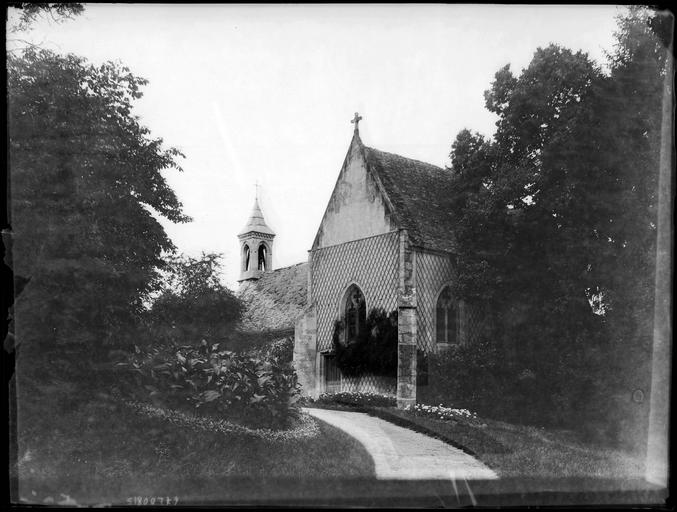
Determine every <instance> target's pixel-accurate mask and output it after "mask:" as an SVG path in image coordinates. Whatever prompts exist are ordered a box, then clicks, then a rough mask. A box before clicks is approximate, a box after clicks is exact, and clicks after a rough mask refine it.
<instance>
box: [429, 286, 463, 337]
mask: <svg viewBox="0 0 677 512" xmlns="http://www.w3.org/2000/svg"><path fill="white" fill-rule="evenodd" d="M458 313H459V308H458V304H457V303H456V300H455V298H454V296H453V294H452V293H451V287H450V286H448V285H447V286H445V287H444V288H443V289H442V291H441V292H440V294H439V296H438V297H437V306H436V312H435V316H436V318H435V319H436V327H437V333H436V339H437V343H447V344H457V343H458V338H459V336H458V327H459V318H458Z"/></svg>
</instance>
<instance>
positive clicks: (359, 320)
mask: <svg viewBox="0 0 677 512" xmlns="http://www.w3.org/2000/svg"><path fill="white" fill-rule="evenodd" d="M343 313H344V314H343V320H344V322H345V341H346V344H348V343H352V342H354V341H356V340H357V339H358V337H359V335H360V333H361V332H362V330H363V329H364V328H365V324H366V319H367V304H366V302H365V300H364V294H363V293H362V290H360V288H359V287H358V286H357V285H352V286H351V287H350V288H349V289H348V291H347V292H346V295H345V298H344V308H343Z"/></svg>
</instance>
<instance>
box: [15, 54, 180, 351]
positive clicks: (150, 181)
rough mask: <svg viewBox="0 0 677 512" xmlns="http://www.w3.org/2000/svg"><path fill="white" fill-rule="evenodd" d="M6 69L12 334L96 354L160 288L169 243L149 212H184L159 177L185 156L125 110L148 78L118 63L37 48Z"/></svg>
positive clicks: (123, 335) (26, 347)
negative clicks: (21, 286)
mask: <svg viewBox="0 0 677 512" xmlns="http://www.w3.org/2000/svg"><path fill="white" fill-rule="evenodd" d="M7 65H8V93H9V105H8V107H9V108H8V110H9V113H8V121H9V166H10V169H11V192H12V195H11V205H12V216H11V223H12V228H13V237H14V246H13V250H14V263H15V269H14V271H15V273H16V274H18V275H21V276H23V277H24V278H30V282H29V284H28V285H27V286H26V288H25V290H24V293H23V294H22V296H21V297H20V298H19V300H18V301H17V303H16V318H17V325H16V331H17V339H18V341H19V343H21V344H22V348H21V350H23V351H24V352H25V351H30V352H31V353H32V354H34V355H35V354H38V353H40V354H42V353H45V352H49V351H53V350H55V349H57V347H58V346H63V345H74V344H76V345H80V346H82V347H83V348H87V349H88V350H89V351H90V353H91V355H92V357H95V358H96V357H97V356H101V355H104V354H105V350H103V347H105V346H109V347H114V346H120V345H123V344H125V343H127V342H128V341H129V338H130V337H131V336H132V335H133V332H134V328H135V326H136V325H137V324H138V320H139V317H140V315H141V314H142V312H143V311H144V302H145V301H146V300H147V298H148V296H149V295H150V294H151V293H152V292H154V291H156V290H157V289H158V287H159V284H160V281H159V274H158V269H160V268H161V267H162V266H163V265H164V263H163V259H162V254H163V253H165V252H169V253H171V252H172V251H173V250H174V246H173V244H172V243H171V241H170V240H169V238H168V237H167V235H166V233H165V232H164V230H163V228H162V226H161V225H160V224H159V223H158V221H157V220H156V218H155V216H156V215H162V216H164V217H166V218H168V219H170V220H171V221H174V222H185V221H187V220H189V219H188V217H186V216H185V215H183V213H182V212H181V203H180V202H179V201H178V199H177V197H176V195H175V194H174V192H173V191H172V189H171V188H170V187H169V186H168V185H167V183H166V181H165V179H164V177H163V175H162V172H163V171H165V170H167V169H172V168H173V169H178V170H180V167H179V165H178V163H177V162H178V158H180V157H181V156H182V155H181V153H180V152H179V151H178V150H176V149H173V148H169V149H166V148H164V147H163V142H162V139H159V138H154V137H152V136H151V135H150V131H149V130H148V128H146V127H144V126H142V125H141V124H140V122H139V119H138V118H137V117H136V116H134V114H133V103H134V101H135V100H137V99H138V98H140V97H141V95H142V93H141V88H142V86H144V85H145V84H146V81H145V80H144V79H142V78H138V77H135V76H134V75H133V74H132V73H131V72H130V70H129V69H127V68H126V67H124V66H122V65H120V64H115V63H111V62H107V63H104V64H102V65H98V66H96V65H93V64H90V63H88V62H86V61H85V59H83V58H80V57H77V56H75V55H66V56H62V55H58V54H55V53H53V52H51V51H47V50H42V49H35V48H29V49H27V50H25V51H23V52H21V53H20V54H15V55H9V56H8V62H7ZM59 350H60V351H61V349H59ZM26 357H28V356H26Z"/></svg>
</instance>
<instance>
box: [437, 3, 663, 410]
mask: <svg viewBox="0 0 677 512" xmlns="http://www.w3.org/2000/svg"><path fill="white" fill-rule="evenodd" d="M662 20H664V18H662V17H660V16H657V15H655V14H652V13H650V12H649V11H646V10H643V9H639V8H633V9H630V10H629V11H628V12H627V13H626V14H625V15H624V16H622V17H620V18H619V31H618V33H617V41H618V43H617V47H616V49H615V51H614V53H613V54H612V55H611V56H610V60H609V67H610V72H609V73H606V74H605V73H603V72H602V71H601V70H600V69H599V68H598V67H597V66H596V65H595V64H594V63H593V62H591V61H590V60H589V59H588V57H587V56H586V55H585V54H583V53H581V52H578V53H573V52H571V51H570V50H567V49H564V48H561V47H558V46H556V45H551V46H549V47H547V48H545V49H538V50H537V51H536V53H535V55H534V58H533V59H532V62H531V63H530V65H529V66H528V67H527V68H526V69H525V70H523V72H522V73H521V74H520V75H519V76H514V75H513V74H512V72H511V71H510V68H509V67H508V66H506V67H504V68H503V69H501V70H499V72H498V73H497V74H496V79H495V81H494V83H493V84H492V86H491V89H490V90H489V91H487V92H486V94H485V97H486V100H487V108H488V109H489V110H490V111H492V112H494V113H495V114H497V115H498V118H499V119H498V122H497V131H496V134H495V136H494V138H493V140H485V139H484V138H482V137H481V136H479V135H477V134H472V133H470V132H469V131H467V130H465V131H463V132H461V133H460V134H459V136H458V137H457V139H456V141H455V142H454V144H453V145H452V153H451V158H452V172H453V173H454V187H453V193H452V196H451V197H450V208H451V209H452V210H453V212H454V214H455V216H456V217H457V218H458V219H459V222H458V232H457V237H458V240H459V247H460V252H459V258H458V266H459V274H460V278H459V281H458V284H457V294H458V295H459V296H460V297H463V298H466V299H468V300H476V301H478V300H480V301H483V302H485V303H487V304H488V305H489V306H490V307H491V310H492V317H493V318H494V319H495V322H494V327H495V329H494V332H493V333H492V338H493V341H494V342H498V343H501V344H502V345H504V346H505V347H507V348H511V349H512V350H509V351H508V353H514V352H516V353H517V356H516V358H515V359H516V361H513V362H514V363H515V366H516V368H518V369H519V368H522V369H525V370H529V371H528V372H527V374H529V375H532V376H533V378H534V381H533V382H532V386H531V388H530V389H531V394H532V396H531V398H532V400H531V401H530V403H531V404H532V405H533V404H535V403H538V402H539V401H540V403H541V404H542V405H543V407H544V409H542V410H544V411H551V412H553V415H552V416H553V417H558V416H560V417H561V416H566V415H567V413H568V415H569V416H570V417H571V413H572V412H573V411H584V410H585V408H586V407H588V408H589V410H590V412H591V414H593V413H594V412H595V411H596V412H597V413H598V414H597V416H598V419H603V417H604V416H605V415H606V414H607V413H608V412H609V410H608V408H605V407H603V405H604V404H607V405H608V404H611V403H612V402H613V398H614V396H616V397H617V396H619V395H623V396H625V397H628V396H630V394H631V393H632V390H633V389H646V384H647V382H646V377H647V372H646V371H643V370H644V368H645V367H643V366H642V365H643V364H644V363H645V362H646V361H647V360H648V358H647V356H648V342H649V341H650V335H651V320H652V314H651V311H652V306H653V303H652V300H653V295H652V289H653V265H654V256H655V253H654V247H655V237H656V232H655V228H656V226H655V197H656V178H657V175H658V154H659V152H658V148H659V143H660V121H661V118H660V114H661V110H660V106H661V97H662V96H661V95H662V84H663V80H662V79H663V73H664V68H665V58H666V52H665V49H664V48H663V45H662V44H661V37H659V36H658V35H657V34H660V35H662V38H663V39H665V32H666V29H665V23H664V21H662ZM668 32H669V31H668ZM593 299H594V300H596V301H597V302H596V305H595V306H594V307H591V305H590V301H591V300H593ZM508 361H510V358H508ZM638 367H639V368H642V370H637V368H638ZM629 370H631V371H629ZM523 388H524V389H529V387H528V386H527V387H526V388H525V387H523ZM558 412H559V413H563V414H559V415H558V414H557V413H558ZM593 415H594V414H593Z"/></svg>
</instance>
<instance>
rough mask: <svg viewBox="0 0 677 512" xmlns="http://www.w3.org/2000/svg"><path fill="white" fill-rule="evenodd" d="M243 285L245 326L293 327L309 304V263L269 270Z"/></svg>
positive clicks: (241, 292)
mask: <svg viewBox="0 0 677 512" xmlns="http://www.w3.org/2000/svg"><path fill="white" fill-rule="evenodd" d="M243 285H244V286H241V288H240V290H239V292H238V295H239V297H240V298H241V299H242V301H243V302H244V305H245V310H244V312H243V314H242V327H243V328H244V329H245V330H255V331H261V330H272V329H293V328H294V324H295V322H296V318H297V317H298V316H299V315H300V314H301V313H302V311H303V308H304V307H305V306H306V301H307V296H308V263H307V262H304V263H298V264H296V265H291V266H290V267H283V268H278V269H276V270H273V271H272V272H266V273H264V274H261V277H260V278H259V279H257V280H255V281H247V282H246V283H243Z"/></svg>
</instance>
